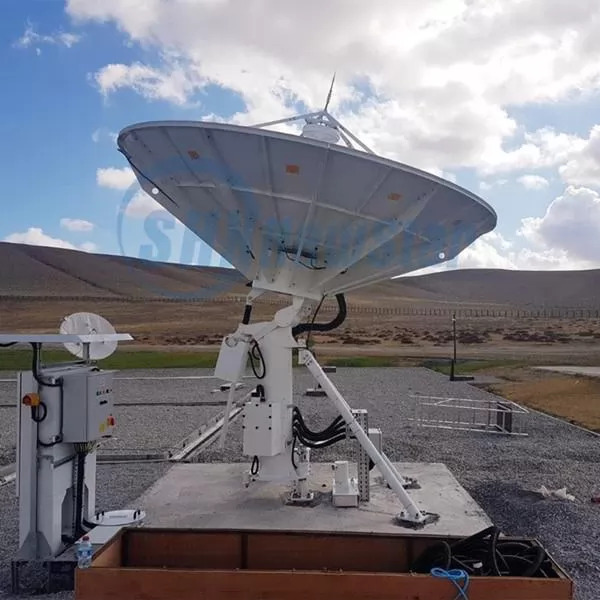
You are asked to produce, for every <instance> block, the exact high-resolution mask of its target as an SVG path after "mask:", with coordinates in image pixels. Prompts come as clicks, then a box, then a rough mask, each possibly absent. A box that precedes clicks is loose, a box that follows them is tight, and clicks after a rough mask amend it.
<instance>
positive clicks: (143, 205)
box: [124, 190, 165, 219]
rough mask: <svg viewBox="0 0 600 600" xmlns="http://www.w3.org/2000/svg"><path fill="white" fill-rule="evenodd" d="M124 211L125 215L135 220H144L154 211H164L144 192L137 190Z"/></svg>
mask: <svg viewBox="0 0 600 600" xmlns="http://www.w3.org/2000/svg"><path fill="white" fill-rule="evenodd" d="M124 210H125V213H124V214H125V215H127V216H128V217H133V218H135V219H144V218H146V217H148V216H149V215H151V214H152V213H154V212H156V211H162V212H163V213H164V212H165V209H164V208H163V207H162V206H161V205H160V204H159V203H158V202H157V201H156V200H154V198H151V197H150V196H149V195H148V194H147V193H146V192H144V190H139V191H138V192H137V193H136V194H135V195H134V196H133V198H132V199H131V201H130V202H128V203H127V206H126V207H125V209H124Z"/></svg>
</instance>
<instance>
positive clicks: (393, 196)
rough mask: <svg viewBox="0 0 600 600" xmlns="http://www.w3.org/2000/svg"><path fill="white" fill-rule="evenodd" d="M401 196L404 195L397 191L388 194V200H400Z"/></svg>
mask: <svg viewBox="0 0 600 600" xmlns="http://www.w3.org/2000/svg"><path fill="white" fill-rule="evenodd" d="M400 198H402V196H401V195H400V194H397V193H396V192H392V193H391V194H388V200H400Z"/></svg>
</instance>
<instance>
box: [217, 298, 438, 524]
mask: <svg viewBox="0 0 600 600" xmlns="http://www.w3.org/2000/svg"><path fill="white" fill-rule="evenodd" d="M307 308H308V302H307V301H306V300H305V299H303V298H298V297H295V298H294V301H293V304H292V306H290V307H287V308H284V309H282V310H280V311H278V312H277V313H276V315H275V317H274V319H273V321H272V322H270V323H269V322H263V323H256V324H252V325H246V324H242V325H240V326H239V327H238V330H237V331H236V333H235V334H233V335H232V336H228V337H227V338H225V340H224V342H223V345H222V346H221V352H220V354H219V360H218V362H217V369H216V371H215V374H216V375H217V377H221V378H225V379H226V380H228V381H231V382H232V383H235V382H236V381H237V379H239V378H240V376H241V371H242V370H243V366H244V364H243V362H242V363H240V360H241V357H242V356H243V353H241V352H240V350H239V348H238V347H237V345H236V343H234V342H237V344H242V349H246V348H250V351H249V354H250V357H251V360H253V361H256V360H258V361H259V362H260V363H261V364H260V365H259V366H258V367H257V366H256V365H254V364H253V370H254V372H255V375H256V376H257V377H258V379H259V384H258V385H257V386H256V390H255V391H254V392H253V394H252V397H251V398H250V399H249V400H248V401H247V402H246V404H245V406H244V417H243V425H242V429H243V452H244V454H245V455H246V456H248V457H250V458H251V467H250V470H249V472H248V473H246V474H245V477H244V483H245V485H246V486H249V485H250V484H251V483H252V482H255V481H258V482H279V483H281V482H288V481H289V482H293V486H294V487H293V491H292V493H291V495H290V501H292V502H298V503H306V502H310V501H311V500H312V499H313V495H312V493H311V492H310V490H309V488H308V481H309V476H310V454H309V449H310V448H315V449H318V448H325V447H327V446H330V445H332V444H334V443H336V442H338V441H342V440H343V439H347V437H348V436H347V430H348V429H349V430H350V431H351V433H352V436H353V437H354V438H355V439H356V440H357V442H358V443H359V444H360V446H361V447H362V449H363V450H364V452H365V453H366V454H367V455H368V457H369V458H370V459H371V461H373V463H374V465H375V466H376V467H378V469H379V471H380V472H381V474H382V475H383V477H384V479H385V481H386V482H387V484H388V485H389V487H390V488H391V489H392V490H393V491H394V493H395V494H396V495H397V496H398V498H399V499H400V502H401V503H402V506H403V508H404V510H403V511H402V512H401V513H400V514H399V515H398V522H401V523H403V524H406V523H410V524H411V526H415V527H420V526H424V525H425V524H427V523H430V522H432V521H433V520H436V518H437V515H430V514H428V513H425V512H423V511H421V510H420V509H419V508H418V507H417V506H416V504H415V502H414V501H413V500H412V498H411V497H410V496H409V494H408V493H407V491H406V488H409V487H414V480H410V481H407V480H405V479H404V478H403V477H402V476H401V475H400V473H398V471H397V469H396V468H395V467H394V465H393V464H392V463H391V461H390V460H389V459H388V457H387V456H386V455H385V454H384V453H383V452H381V451H380V450H379V449H378V448H377V447H376V446H375V444H374V443H373V442H372V441H371V439H370V438H369V435H368V432H366V431H365V430H364V429H363V427H361V425H360V423H359V422H358V420H357V418H356V417H355V414H354V413H353V411H352V409H351V408H350V406H349V405H348V403H347V402H346V401H345V399H344V398H343V396H342V395H341V394H340V392H339V391H338V390H337V388H336V387H335V386H334V385H333V383H332V382H331V380H330V379H329V377H328V376H327V374H326V373H325V371H324V369H323V368H322V367H321V365H320V364H319V363H318V362H317V360H316V358H315V357H314V355H313V354H312V353H311V352H309V351H308V350H306V349H305V348H304V347H303V345H301V344H300V343H298V342H297V341H296V340H295V339H294V337H293V336H292V327H294V326H295V325H297V324H298V323H300V322H301V320H302V318H303V317H304V316H305V313H306V312H307ZM295 348H297V349H298V350H299V362H300V364H304V365H305V366H306V367H307V368H308V370H309V371H310V372H311V373H312V375H313V376H314V378H315V380H316V381H317V382H318V384H319V386H320V387H321V389H323V391H324V393H325V394H326V395H327V397H328V398H329V399H330V400H331V402H332V403H333V405H334V406H335V408H336V410H337V412H338V413H339V415H340V416H339V417H338V418H337V419H336V420H335V421H334V422H333V423H332V424H331V425H330V426H329V427H327V428H326V429H325V430H322V431H311V430H310V429H309V427H308V425H307V424H306V423H304V420H303V418H302V415H301V413H300V411H299V409H298V407H296V406H295V404H294V397H293V369H292V356H293V350H294V349H295ZM244 362H245V361H244ZM222 365H230V366H231V365H233V367H232V368H228V369H223V368H221V367H222ZM223 441H224V440H223V439H222V442H223Z"/></svg>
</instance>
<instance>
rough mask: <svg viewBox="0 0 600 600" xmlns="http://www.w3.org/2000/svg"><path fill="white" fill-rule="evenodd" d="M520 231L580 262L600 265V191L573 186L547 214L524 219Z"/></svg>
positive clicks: (527, 237) (524, 236) (526, 237)
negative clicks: (599, 192)
mask: <svg viewBox="0 0 600 600" xmlns="http://www.w3.org/2000/svg"><path fill="white" fill-rule="evenodd" d="M519 235H521V236H522V237H523V238H525V239H526V240H527V241H528V242H530V243H531V244H533V245H534V246H538V247H541V248H542V249H544V250H546V251H550V250H556V251H559V252H562V253H564V255H565V256H566V257H568V258H569V259H571V260H572V261H573V262H574V263H577V264H580V265H588V266H596V265H600V195H599V194H598V193H597V192H595V191H594V190H591V189H589V188H585V187H575V186H569V187H567V189H566V190H565V192H564V193H563V194H562V195H560V196H558V198H556V199H555V200H553V201H552V202H551V204H550V206H548V209H547V210H546V213H545V215H544V216H543V217H529V218H526V219H523V222H522V226H521V229H520V230H519Z"/></svg>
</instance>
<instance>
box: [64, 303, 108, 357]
mask: <svg viewBox="0 0 600 600" xmlns="http://www.w3.org/2000/svg"><path fill="white" fill-rule="evenodd" d="M60 333H61V334H71V335H112V334H116V331H115V328H114V327H113V326H112V325H111V324H110V323H109V322H108V321H107V320H106V319H105V318H104V317H101V316H100V315H96V314H94V313H88V312H79V313H73V314H72V315H69V316H68V317H64V318H63V320H62V322H61V324H60ZM63 345H64V347H65V348H66V349H67V350H68V351H69V352H70V353H71V354H73V355H74V356H76V357H77V358H83V359H87V360H102V359H103V358H107V357H108V356H110V355H111V354H112V353H113V352H114V351H115V350H116V349H117V341H116V340H113V341H104V340H102V341H98V342H90V343H89V344H83V343H79V342H75V343H71V342H67V343H65V344H63ZM85 346H89V356H86V353H85Z"/></svg>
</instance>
